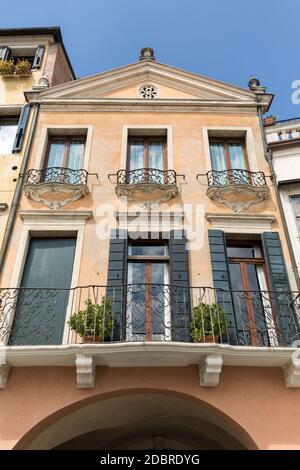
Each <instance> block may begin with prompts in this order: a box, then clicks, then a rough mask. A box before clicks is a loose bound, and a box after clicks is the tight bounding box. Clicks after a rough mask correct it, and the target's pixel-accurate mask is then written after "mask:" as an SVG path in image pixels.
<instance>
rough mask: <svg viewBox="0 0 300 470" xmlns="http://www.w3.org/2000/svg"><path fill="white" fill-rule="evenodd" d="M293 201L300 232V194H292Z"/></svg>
mask: <svg viewBox="0 0 300 470" xmlns="http://www.w3.org/2000/svg"><path fill="white" fill-rule="evenodd" d="M291 201H292V205H293V209H294V214H295V217H296V223H297V227H298V231H299V233H300V195H297V196H291Z"/></svg>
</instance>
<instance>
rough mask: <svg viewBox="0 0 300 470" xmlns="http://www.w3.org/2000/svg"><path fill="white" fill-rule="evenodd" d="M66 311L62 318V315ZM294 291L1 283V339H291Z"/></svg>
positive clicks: (277, 343)
mask: <svg viewBox="0 0 300 470" xmlns="http://www.w3.org/2000/svg"><path fill="white" fill-rule="evenodd" d="M65 318H67V321H65ZM299 321H300V294H299V293H298V292H274V291H247V292H246V291H225V290H222V289H214V288H207V287H205V288H204V287H199V288H184V287H179V286H173V285H162V284H129V285H119V286H115V287H111V286H109V287H107V286H87V287H77V288H73V289H67V290H66V289H47V288H41V289H31V288H18V289H0V344H1V343H2V344H9V345H11V346H38V345H59V344H68V345H75V344H82V343H85V344H87V343H88V344H90V343H97V344H98V345H99V344H100V343H105V344H111V343H124V342H126V343H135V342H152V343H153V342H160V343H161V342H168V343H172V342H182V343H191V342H194V343H195V344H198V345H200V344H202V345H203V344H204V343H207V344H212V343H214V344H220V345H232V346H242V347H248V346H252V347H267V348H279V347H292V346H293V343H294V341H297V340H299V339H300V329H299Z"/></svg>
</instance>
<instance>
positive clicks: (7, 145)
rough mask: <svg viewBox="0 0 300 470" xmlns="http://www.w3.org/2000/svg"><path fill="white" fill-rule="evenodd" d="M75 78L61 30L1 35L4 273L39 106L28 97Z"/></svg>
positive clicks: (1, 239)
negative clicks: (12, 226)
mask: <svg viewBox="0 0 300 470" xmlns="http://www.w3.org/2000/svg"><path fill="white" fill-rule="evenodd" d="M74 78H75V76H74V72H73V70H72V66H71V64H70V61H69V58H68V55H67V53H66V50H65V47H64V44H63V40H62V36H61V32H60V29H59V28H58V27H56V28H12V29H0V173H1V184H0V247H2V249H1V251H0V266H1V267H2V265H3V256H4V251H5V250H4V246H3V244H4V245H5V247H6V245H7V243H8V240H9V235H10V230H11V220H10V217H9V214H11V215H12V214H13V213H14V210H15V207H17V206H18V200H17V198H18V197H17V196H18V194H19V188H21V186H22V182H23V180H22V175H23V173H25V171H26V160H27V154H28V152H29V144H30V142H29V140H30V139H29V136H30V135H31V133H32V132H33V128H34V121H35V117H34V115H35V113H34V112H33V108H34V106H33V105H32V106H31V105H29V104H28V103H27V102H26V98H25V94H24V93H25V92H26V91H29V90H42V89H44V88H47V87H49V86H53V85H58V84H61V83H65V82H68V81H71V80H74ZM14 196H15V199H14Z"/></svg>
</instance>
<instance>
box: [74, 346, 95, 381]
mask: <svg viewBox="0 0 300 470" xmlns="http://www.w3.org/2000/svg"><path fill="white" fill-rule="evenodd" d="M75 364H76V375H77V387H78V388H93V387H94V386H95V361H94V358H93V357H92V356H85V355H83V354H77V355H76V359H75Z"/></svg>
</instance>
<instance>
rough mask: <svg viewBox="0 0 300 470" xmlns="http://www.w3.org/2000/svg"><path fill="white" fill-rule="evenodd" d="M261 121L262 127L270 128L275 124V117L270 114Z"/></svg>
mask: <svg viewBox="0 0 300 470" xmlns="http://www.w3.org/2000/svg"><path fill="white" fill-rule="evenodd" d="M263 121H264V126H272V125H273V124H275V123H276V116H275V115H274V114H271V115H270V116H267V117H265V118H264V120H263Z"/></svg>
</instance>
